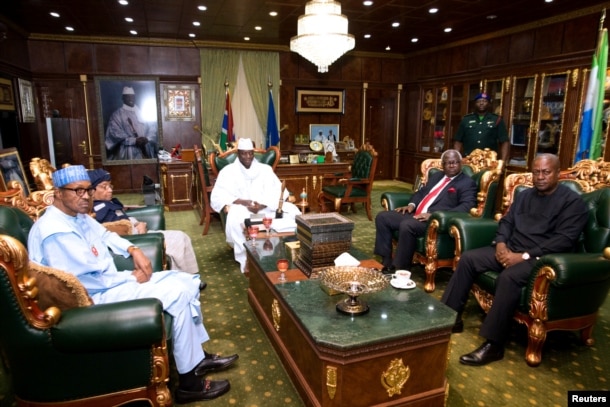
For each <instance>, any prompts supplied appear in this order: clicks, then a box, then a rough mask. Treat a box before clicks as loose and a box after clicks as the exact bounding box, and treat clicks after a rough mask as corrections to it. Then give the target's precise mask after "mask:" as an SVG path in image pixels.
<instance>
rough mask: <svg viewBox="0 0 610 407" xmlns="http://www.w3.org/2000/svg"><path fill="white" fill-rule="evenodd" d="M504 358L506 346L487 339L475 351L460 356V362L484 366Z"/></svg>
mask: <svg viewBox="0 0 610 407" xmlns="http://www.w3.org/2000/svg"><path fill="white" fill-rule="evenodd" d="M503 358H504V347H503V346H500V345H496V344H493V343H491V342H489V341H486V342H485V343H484V344H483V345H481V346H479V348H478V349H477V350H475V351H474V352H471V353H468V354H466V355H462V356H460V363H461V364H463V365H470V366H483V365H486V364H488V363H491V362H495V361H496V360H501V359H503Z"/></svg>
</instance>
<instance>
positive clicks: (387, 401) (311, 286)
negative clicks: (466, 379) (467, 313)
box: [247, 248, 455, 407]
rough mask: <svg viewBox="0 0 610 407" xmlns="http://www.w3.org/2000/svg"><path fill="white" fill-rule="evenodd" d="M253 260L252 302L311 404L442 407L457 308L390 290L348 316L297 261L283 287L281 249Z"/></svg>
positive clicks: (371, 263) (250, 260)
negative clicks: (362, 312) (279, 267)
mask: <svg viewBox="0 0 610 407" xmlns="http://www.w3.org/2000/svg"><path fill="white" fill-rule="evenodd" d="M247 255H248V264H249V269H250V275H249V288H248V300H249V302H250V305H251V306H252V308H253V310H254V312H255V314H256V316H257V318H258V320H259V321H260V323H261V325H262V326H263V328H264V330H265V332H266V334H267V336H268V337H269V339H270V341H271V343H272V345H273V347H274V348H275V350H276V352H277V353H278V355H279V356H280V359H281V360H282V363H283V365H284V367H285V368H286V370H287V372H288V374H289V375H290V378H291V379H292V381H293V383H294V385H295V387H296V388H297V390H298V391H299V393H300V395H301V397H302V399H303V401H304V403H305V404H306V405H307V406H325V407H340V406H350V407H371V406H443V405H444V403H445V394H446V392H447V391H448V387H447V379H446V376H445V371H446V368H447V363H448V353H449V339H450V337H451V327H452V326H453V323H454V321H455V312H454V311H453V310H451V309H449V308H448V307H446V306H445V305H443V304H441V303H440V302H439V301H437V300H436V299H434V298H433V297H432V296H430V295H428V294H426V293H425V292H424V291H422V290H420V289H419V288H416V289H413V290H397V289H394V288H392V287H388V288H387V289H385V290H383V291H381V292H378V293H374V294H368V295H366V296H364V297H363V299H365V300H366V302H367V303H368V305H369V307H370V311H369V312H368V313H367V314H365V315H360V316H355V317H350V316H347V315H343V314H340V313H338V312H337V311H336V309H335V305H336V303H337V302H338V301H340V300H341V299H342V298H344V296H343V295H335V296H329V295H327V294H326V293H325V292H324V291H323V290H322V289H321V288H320V286H319V284H320V283H319V281H318V280H310V279H307V277H305V275H304V274H303V273H301V271H299V270H297V269H295V268H294V266H293V265H292V263H291V268H290V269H289V270H288V271H287V272H286V278H287V280H288V282H286V283H278V281H277V278H278V277H279V272H277V271H275V261H276V259H277V258H278V257H280V256H284V255H285V252H282V250H281V248H280V250H278V251H277V256H275V255H271V256H265V257H260V256H258V254H257V253H256V251H254V250H251V248H248V250H247ZM352 255H354V256H355V257H357V258H358V257H359V256H358V255H357V254H355V253H354V252H352ZM361 261H362V260H361ZM362 265H363V266H365V267H373V266H376V267H380V266H381V265H380V264H378V263H377V262H376V261H374V260H364V261H362ZM393 379H394V380H397V379H401V380H398V381H399V382H401V381H403V380H404V382H402V384H401V383H396V382H395V381H393Z"/></svg>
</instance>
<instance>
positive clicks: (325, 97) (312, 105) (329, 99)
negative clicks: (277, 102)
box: [296, 89, 345, 114]
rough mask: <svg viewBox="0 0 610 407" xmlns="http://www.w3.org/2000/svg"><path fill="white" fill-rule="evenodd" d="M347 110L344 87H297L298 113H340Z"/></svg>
mask: <svg viewBox="0 0 610 407" xmlns="http://www.w3.org/2000/svg"><path fill="white" fill-rule="evenodd" d="M344 110H345V90H343V89H297V90H296V111H297V113H340V114H343V113H344Z"/></svg>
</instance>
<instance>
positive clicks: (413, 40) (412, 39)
mask: <svg viewBox="0 0 610 407" xmlns="http://www.w3.org/2000/svg"><path fill="white" fill-rule="evenodd" d="M417 41H419V38H417V37H415V38H411V42H417Z"/></svg>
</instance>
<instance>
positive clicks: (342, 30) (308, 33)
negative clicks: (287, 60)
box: [290, 0, 356, 72]
mask: <svg viewBox="0 0 610 407" xmlns="http://www.w3.org/2000/svg"><path fill="white" fill-rule="evenodd" d="M347 26H348V21H347V17H346V16H345V15H343V14H341V3H339V2H338V1H333V0H311V1H308V2H307V3H306V4H305V14H303V15H301V16H299V20H298V25H297V35H296V36H294V37H292V38H291V39H290V50H291V51H293V52H296V53H298V54H299V55H301V56H302V57H303V58H305V59H307V60H309V61H311V62H312V63H314V64H315V65H316V66H317V67H318V72H328V66H329V65H330V64H332V63H333V62H335V61H336V60H337V59H339V58H340V57H341V56H342V55H343V54H345V53H346V52H347V51H349V50H352V49H354V46H355V45H356V40H355V39H354V36H353V35H351V34H349V33H348V32H347Z"/></svg>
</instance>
